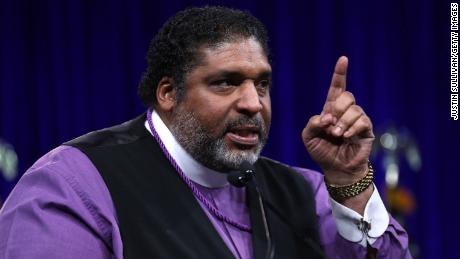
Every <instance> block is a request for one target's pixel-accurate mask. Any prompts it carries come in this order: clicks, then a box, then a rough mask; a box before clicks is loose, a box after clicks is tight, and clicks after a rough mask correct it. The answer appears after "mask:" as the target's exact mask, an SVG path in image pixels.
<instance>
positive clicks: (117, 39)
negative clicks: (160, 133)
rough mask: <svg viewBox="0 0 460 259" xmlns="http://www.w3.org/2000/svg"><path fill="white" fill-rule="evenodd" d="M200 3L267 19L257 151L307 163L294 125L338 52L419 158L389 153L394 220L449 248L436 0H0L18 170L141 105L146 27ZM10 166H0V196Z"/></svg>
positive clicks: (427, 253)
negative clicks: (409, 195) (267, 82)
mask: <svg viewBox="0 0 460 259" xmlns="http://www.w3.org/2000/svg"><path fill="white" fill-rule="evenodd" d="M206 3H207V4H223V5H227V6H232V7H236V8H243V9H248V10H250V11H251V12H252V13H253V14H254V15H255V16H257V17H258V18H260V19H261V20H262V21H263V22H264V23H265V24H266V25H267V27H268V30H269V34H270V36H271V42H270V43H271V47H272V49H273V53H274V71H275V74H274V78H275V80H274V81H275V84H274V89H273V92H272V99H273V110H274V120H273V127H272V131H271V138H270V139H269V144H268V145H267V148H266V150H265V155H267V156H270V157H273V158H275V159H278V160H281V161H283V162H285V163H289V164H295V165H300V166H308V167H314V168H316V167H315V165H314V164H313V163H312V161H311V160H310V158H308V155H307V153H306V151H305V150H304V147H303V145H302V142H301V140H300V132H301V130H302V129H303V127H304V125H305V123H306V121H307V119H308V118H309V117H310V116H312V115H314V114H316V113H319V112H320V110H321V108H322V104H323V102H324V99H325V96H326V92H327V89H328V86H329V82H330V77H331V73H332V70H333V66H334V64H335V61H336V59H337V58H338V57H339V56H340V55H347V56H348V57H349V59H350V66H349V77H348V86H349V87H348V89H349V90H350V91H352V92H353V93H354V95H355V97H356V99H357V100H358V104H360V105H361V106H362V107H364V109H365V110H366V112H367V113H368V114H369V116H370V117H371V118H372V119H373V122H374V125H375V128H376V130H377V131H379V130H383V129H385V128H386V127H387V126H389V125H395V126H396V127H397V128H405V129H407V130H408V131H410V132H411V133H412V134H413V136H414V137H415V139H416V141H417V143H418V146H419V148H420V152H421V157H422V168H421V170H420V171H419V172H418V173H413V172H411V170H410V169H409V168H408V167H407V166H404V165H402V174H401V183H402V184H404V185H405V186H407V188H409V190H411V192H413V193H414V195H415V197H416V202H417V208H416V210H415V212H414V213H413V214H411V215H409V216H407V217H406V220H408V222H407V224H408V225H407V229H408V230H409V232H410V234H411V238H412V240H413V241H414V242H415V243H417V244H418V246H419V249H420V250H419V251H420V255H421V258H459V257H460V252H459V251H458V248H457V247H456V243H457V242H456V241H457V239H458V236H459V234H460V223H459V219H458V218H457V213H458V211H459V210H458V209H457V207H458V203H457V202H458V201H457V198H458V197H459V194H458V186H459V184H460V174H459V172H460V170H459V166H460V165H459V163H458V161H459V159H460V157H459V153H460V152H459V149H460V141H459V138H460V136H459V133H460V131H459V128H460V127H459V124H460V123H459V122H458V121H453V120H451V119H450V106H449V105H450V103H449V94H450V88H449V46H450V45H449V29H450V28H449V21H450V20H449V15H450V9H449V3H448V2H447V1H437V0H436V1H435V0H432V1H429V0H419V1H416V0H408V1H401V0H388V1H359V2H358V1H332V0H316V1H300V0H299V1H286V0H272V1H267V0H258V1H226V2H217V1H209V2H203V1H185V0H183V1H179V0H161V1H160V0H157V1H147V0H146V1H108V0H104V1H97V0H95V1H78V0H75V1H70V0H69V1H65V0H60V1H58V0H55V1H38V0H37V1H32V0H30V1H22V0H18V1H0V138H1V139H3V140H4V141H6V142H8V143H10V144H11V145H12V146H13V147H14V148H15V150H16V153H17V154H18V158H19V167H18V172H19V174H22V173H23V172H24V171H25V170H26V169H27V168H28V167H29V166H31V164H32V163H33V162H34V161H35V160H36V159H37V158H39V157H40V156H41V155H43V154H44V153H46V152H47V151H48V150H50V149H51V148H53V147H55V146H57V145H59V144H60V143H62V142H64V141H66V140H69V139H71V138H74V137H76V136H78V135H81V134H83V133H85V132H88V131H90V130H94V129H98V128H102V127H107V126H110V125H113V124H116V123H120V122H122V121H125V120H127V119H130V118H131V117H133V116H135V115H137V114H139V113H141V112H143V111H144V108H143V107H142V105H140V101H139V100H138V98H137V96H136V88H137V84H138V82H139V78H140V76H141V74H142V73H143V71H144V69H145V66H146V62H145V60H144V56H145V53H146V50H147V47H148V44H149V42H150V39H151V38H152V36H153V35H154V33H156V31H157V30H158V29H159V27H160V26H161V25H162V23H163V22H164V21H165V20H166V19H167V18H168V17H169V16H171V15H172V14H174V13H175V12H176V11H178V10H180V9H182V8H184V7H187V6H191V5H203V4H206ZM378 161H380V160H378V158H376V161H375V164H376V165H375V167H376V169H377V174H378V176H377V182H378V185H379V187H381V186H382V185H383V180H382V179H383V173H382V172H383V168H382V166H381V164H380V163H379V162H378ZM379 172H380V174H379ZM16 180H17V178H16V179H14V180H13V181H7V180H5V179H3V180H2V179H1V177H0V199H5V197H6V196H7V194H8V193H9V192H10V191H11V189H12V187H13V186H14V182H15V181H16ZM382 195H383V194H382ZM2 197H3V198H2Z"/></svg>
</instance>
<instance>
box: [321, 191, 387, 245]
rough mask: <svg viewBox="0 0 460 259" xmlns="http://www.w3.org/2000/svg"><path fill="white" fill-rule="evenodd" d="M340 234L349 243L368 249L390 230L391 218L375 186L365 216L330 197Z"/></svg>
mask: <svg viewBox="0 0 460 259" xmlns="http://www.w3.org/2000/svg"><path fill="white" fill-rule="evenodd" d="M329 202H330V203H331V208H332V214H333V215H334V218H335V222H336V225H337V230H338V232H339V234H340V235H341V236H342V237H343V238H345V239H346V240H348V241H351V242H355V243H360V244H361V245H362V246H364V247H366V246H367V244H368V243H369V244H373V243H374V242H375V240H377V238H378V237H380V236H381V235H383V233H384V232H385V230H386V229H387V228H388V224H389V222H390V217H389V216H388V212H387V210H386V208H385V205H384V204H383V201H382V199H381V198H380V195H379V193H378V191H377V188H376V187H375V185H374V192H373V193H372V195H371V197H370V199H369V201H368V202H367V204H366V208H365V209H364V216H361V215H360V214H359V213H357V212H356V211H354V210H352V209H349V208H347V207H345V206H343V205H342V204H340V203H338V202H336V201H335V200H334V199H332V198H330V197H329Z"/></svg>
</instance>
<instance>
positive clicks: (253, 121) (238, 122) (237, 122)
mask: <svg viewBox="0 0 460 259" xmlns="http://www.w3.org/2000/svg"><path fill="white" fill-rule="evenodd" d="M245 126H246V127H247V126H250V127H253V128H254V130H255V131H257V133H258V134H259V136H260V135H262V136H265V135H266V132H267V129H266V128H265V124H264V121H263V119H262V118H261V117H260V116H257V117H252V118H250V117H247V116H240V117H238V118H236V119H233V120H231V121H229V122H227V124H226V125H225V128H224V130H223V133H224V134H225V133H226V132H229V131H231V130H232V129H235V128H238V127H245Z"/></svg>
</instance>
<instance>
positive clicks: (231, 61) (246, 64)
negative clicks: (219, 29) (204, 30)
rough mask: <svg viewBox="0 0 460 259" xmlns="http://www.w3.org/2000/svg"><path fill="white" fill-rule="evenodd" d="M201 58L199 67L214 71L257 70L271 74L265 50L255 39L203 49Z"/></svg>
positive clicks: (224, 43)
mask: <svg viewBox="0 0 460 259" xmlns="http://www.w3.org/2000/svg"><path fill="white" fill-rule="evenodd" d="M200 56H201V57H200V59H201V62H200V64H199V65H198V66H202V67H208V68H210V69H214V70H225V71H238V70H241V69H250V70H251V69H257V70H264V72H267V71H268V72H271V66H270V64H269V62H268V58H267V55H266V53H265V51H264V49H263V48H262V46H261V45H260V43H259V42H258V41H257V40H255V39H253V38H248V39H241V40H238V41H232V42H223V43H220V44H218V45H215V46H212V47H203V48H201V49H200Z"/></svg>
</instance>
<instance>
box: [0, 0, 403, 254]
mask: <svg viewBox="0 0 460 259" xmlns="http://www.w3.org/2000/svg"><path fill="white" fill-rule="evenodd" d="M268 56H269V51H268V46H267V35H266V32H265V29H264V27H263V25H262V24H261V23H260V22H259V21H258V20H257V19H255V18H254V17H252V16H251V15H249V14H247V13H244V12H241V11H237V10H232V9H228V8H221V7H205V8H191V9H187V10H184V11H182V12H179V13H178V14H176V15H175V16H174V17H172V18H171V19H170V20H169V21H168V22H167V23H166V24H165V25H164V26H163V27H162V29H161V30H160V31H159V33H158V34H157V35H156V37H155V38H154V39H153V41H152V44H151V46H150V49H149V53H148V63H149V67H148V69H147V72H146V73H145V75H144V78H143V80H142V82H141V85H140V88H139V93H140V97H141V99H142V100H143V102H144V103H145V104H146V105H147V107H148V108H149V109H148V112H147V113H146V114H144V115H142V116H140V117H138V118H136V119H134V120H131V121H129V122H126V123H124V124H122V125H118V126H115V127H112V128H109V129H104V130H101V131H96V132H92V133H89V134H87V135H85V136H82V137H80V138H77V139H75V140H72V141H70V142H67V143H65V144H64V145H62V146H60V147H58V148H56V149H54V150H53V151H51V152H50V153H48V154H47V155H45V156H44V157H42V158H41V159H40V160H39V161H37V162H36V163H35V164H34V165H33V166H32V167H31V168H30V169H29V170H28V172H26V173H25V175H24V176H23V177H22V179H21V180H20V182H19V183H18V185H17V186H16V188H15V190H14V191H13V192H12V193H11V195H10V197H9V198H8V200H7V202H6V203H5V206H4V208H3V209H2V211H1V213H0V231H1V233H2V235H1V236H0V257H2V258H3V257H4V258H219V257H222V258H324V257H325V255H327V256H328V257H331V258H364V257H366V255H369V256H372V255H374V256H375V255H376V256H377V257H387V258H410V254H409V253H408V248H407V245H408V241H407V235H406V233H405V231H404V230H403V229H402V228H401V226H400V225H399V224H397V223H396V221H394V220H393V219H392V218H391V217H389V216H388V213H387V212H386V210H385V208H384V206H383V204H382V201H381V199H380V197H379V195H378V193H377V190H376V189H375V187H374V185H373V184H372V173H373V170H372V168H371V166H370V164H369V163H368V158H369V153H370V150H371V144H372V141H373V139H374V135H373V132H372V124H371V121H370V119H369V118H368V117H367V115H366V114H365V113H364V111H363V110H362V108H360V107H359V106H358V105H356V103H355V100H354V98H353V95H352V94H351V93H350V92H347V91H346V90H345V76H346V70H347V63H348V61H347V58H345V57H341V58H340V59H339V60H338V62H337V65H336V67H335V71H334V74H333V77H332V83H331V86H330V89H329V92H328V96H327V99H326V102H325V105H324V108H323V111H322V112H321V114H319V115H316V116H313V117H312V118H311V119H310V121H309V122H308V123H307V125H306V127H305V129H304V131H303V132H302V139H303V141H304V143H305V146H306V148H307V150H308V152H309V153H310V155H311V156H312V158H313V159H314V160H315V161H316V162H317V163H318V164H319V165H320V167H321V169H322V170H323V173H324V177H323V176H322V175H321V174H318V173H316V172H314V171H311V170H307V169H302V168H292V167H289V166H286V165H283V164H281V163H278V162H276V161H273V160H269V159H267V158H261V157H259V154H260V152H261V150H262V148H263V145H264V143H265V141H266V139H267V137H268V132H269V127H270V119H271V105H270V85H271V73H272V71H271V66H270V63H269V59H268ZM247 163H249V164H251V165H252V166H253V167H254V168H249V169H248V168H245V172H246V173H248V172H249V173H250V171H252V170H255V171H256V173H255V175H254V176H253V178H254V179H252V181H249V182H248V183H247V185H246V186H243V187H241V188H238V187H236V186H233V185H230V184H229V183H228V181H227V175H228V174H230V173H231V172H232V171H238V170H240V169H241V166H242V165H243V166H246V164H247ZM232 175H233V173H232ZM240 176H246V175H244V174H242V175H240ZM237 178H238V175H237ZM325 182H326V183H327V185H328V187H327V188H326V185H325ZM244 184H245V183H243V184H242V185H244ZM328 192H329V193H328ZM324 254H325V255H324Z"/></svg>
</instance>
